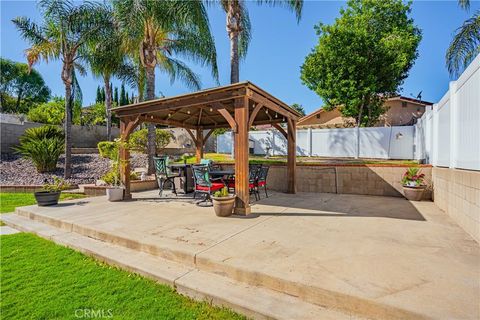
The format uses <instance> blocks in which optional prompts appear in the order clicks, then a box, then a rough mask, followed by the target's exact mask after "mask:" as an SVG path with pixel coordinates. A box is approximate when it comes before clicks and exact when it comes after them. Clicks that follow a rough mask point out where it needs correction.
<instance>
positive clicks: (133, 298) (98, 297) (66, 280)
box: [0, 233, 244, 319]
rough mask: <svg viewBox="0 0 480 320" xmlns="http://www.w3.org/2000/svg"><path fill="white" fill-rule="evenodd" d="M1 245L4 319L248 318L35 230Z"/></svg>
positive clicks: (6, 239) (8, 238)
mask: <svg viewBox="0 0 480 320" xmlns="http://www.w3.org/2000/svg"><path fill="white" fill-rule="evenodd" d="M1 243H2V250H1V262H2V263H1V275H0V277H1V278H0V280H1V291H2V299H1V301H0V310H1V314H2V319H78V317H79V316H82V315H85V314H86V312H88V313H90V314H91V313H92V311H91V310H93V311H94V312H99V313H103V315H104V317H106V318H110V319H244V317H243V316H240V315H238V314H235V313H233V312H232V311H230V310H228V309H223V308H217V307H213V306H211V305H210V304H208V303H206V302H195V301H193V300H191V299H189V298H187V297H184V296H182V295H179V294H177V293H175V292H174V291H173V289H171V288H170V287H168V286H165V285H160V284H158V283H156V282H154V281H151V280H148V279H145V278H143V277H141V276H138V275H135V274H132V273H129V272H126V271H123V270H119V269H117V268H115V267H111V266H108V265H105V264H102V263H100V262H98V261H96V260H94V259H92V258H89V257H87V256H85V255H83V254H81V253H79V252H76V251H74V250H71V249H69V248H65V247H62V246H59V245H56V244H54V243H53V242H50V241H47V240H44V239H42V238H39V237H37V236H34V235H32V234H28V233H19V234H15V235H7V236H1ZM86 310H87V311H86ZM97 314H98V313H97ZM110 314H111V315H113V317H108V316H109V315H110ZM83 318H85V316H83ZM97 318H98V317H97Z"/></svg>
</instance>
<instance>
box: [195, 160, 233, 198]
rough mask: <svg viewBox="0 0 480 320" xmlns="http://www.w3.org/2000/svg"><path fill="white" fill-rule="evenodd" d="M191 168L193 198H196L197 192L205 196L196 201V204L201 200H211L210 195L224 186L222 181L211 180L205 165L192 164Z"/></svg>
mask: <svg viewBox="0 0 480 320" xmlns="http://www.w3.org/2000/svg"><path fill="white" fill-rule="evenodd" d="M192 170H193V184H194V190H193V199H195V198H196V196H197V193H200V194H204V195H205V198H204V199H203V200H202V201H200V202H197V204H199V203H202V202H207V201H210V200H211V196H212V194H213V193H214V192H215V191H218V190H220V189H222V188H224V187H225V184H224V183H223V182H218V181H212V180H211V179H210V175H209V173H208V166H207V165H194V166H192Z"/></svg>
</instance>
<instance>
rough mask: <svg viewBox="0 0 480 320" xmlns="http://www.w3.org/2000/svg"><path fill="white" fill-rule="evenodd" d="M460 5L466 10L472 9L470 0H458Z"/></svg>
mask: <svg viewBox="0 0 480 320" xmlns="http://www.w3.org/2000/svg"><path fill="white" fill-rule="evenodd" d="M458 5H459V6H460V8H462V9H464V10H469V9H470V0H458Z"/></svg>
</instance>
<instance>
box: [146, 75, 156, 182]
mask: <svg viewBox="0 0 480 320" xmlns="http://www.w3.org/2000/svg"><path fill="white" fill-rule="evenodd" d="M145 71H146V77H147V96H146V99H145V100H147V101H148V100H153V99H155V68H151V67H146V70H145ZM147 128H148V135H147V137H148V145H147V150H148V169H147V170H148V174H153V173H155V166H154V163H153V157H154V156H155V153H156V148H155V125H154V124H153V123H149V124H148V125H147Z"/></svg>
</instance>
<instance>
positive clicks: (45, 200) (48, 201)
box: [34, 191, 60, 207]
mask: <svg viewBox="0 0 480 320" xmlns="http://www.w3.org/2000/svg"><path fill="white" fill-rule="evenodd" d="M34 195H35V200H37V204H38V205H39V206H40V207H46V206H53V205H56V204H58V199H60V191H56V192H50V191H38V192H35V193H34Z"/></svg>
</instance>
